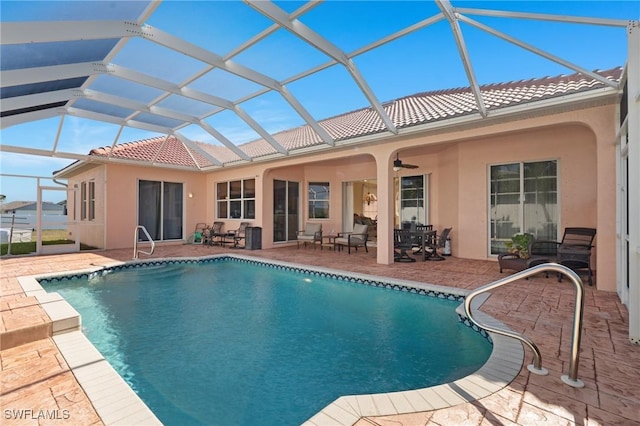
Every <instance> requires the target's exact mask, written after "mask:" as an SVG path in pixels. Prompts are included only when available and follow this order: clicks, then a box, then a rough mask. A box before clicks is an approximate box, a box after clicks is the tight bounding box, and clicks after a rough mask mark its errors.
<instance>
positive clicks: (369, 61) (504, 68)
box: [0, 0, 640, 201]
mask: <svg viewBox="0 0 640 426" xmlns="http://www.w3.org/2000/svg"><path fill="white" fill-rule="evenodd" d="M275 3H276V5H278V6H279V7H281V8H282V9H284V10H285V11H286V12H288V13H292V12H294V11H295V10H297V9H298V8H299V7H301V6H302V5H303V4H304V2H294V1H286V2H275ZM96 4H99V5H100V7H96ZM452 4H453V6H454V7H458V8H461V7H467V8H478V9H493V10H508V11H521V12H534V13H551V14H557V15H571V16H589V17H599V18H614V19H638V18H639V16H640V2H637V1H586V2H580V1H554V2H545V1H533V2H528V1H499V2H481V1H471V2H469V1H465V2H463V1H455V0H453V1H452ZM144 6H145V4H144V3H142V2H131V1H128V2H117V1H116V2H99V3H96V2H86V1H72V2H56V1H47V2H31V1H26V2H25V1H7V0H3V1H2V2H0V8H1V10H0V12H1V17H2V21H3V22H5V21H6V22H11V21H37V20H78V19H130V17H131V16H132V15H133V16H138V15H139V14H140V12H141V11H142V10H143V8H144ZM438 12H439V9H438V7H437V6H436V4H435V3H434V2H432V1H429V0H427V1H407V2H404V1H373V2H367V1H327V2H324V3H321V4H320V5H318V6H316V7H314V8H312V9H311V10H310V11H308V12H307V13H305V14H304V15H302V16H301V17H300V18H299V19H300V21H302V22H303V23H304V24H305V25H306V26H307V27H309V28H311V29H312V30H314V31H315V32H316V33H319V34H321V35H322V36H323V37H324V38H326V39H327V40H329V41H330V42H331V43H333V44H334V45H335V46H337V47H338V48H339V49H341V50H343V51H345V52H346V53H350V52H353V51H355V50H357V49H359V48H361V47H363V46H366V45H368V44H370V43H372V42H373V41H375V40H378V39H380V38H382V37H385V36H387V35H390V34H393V33H395V32H397V31H399V30H401V29H403V28H406V27H408V26H410V25H412V24H415V23H417V22H419V21H422V20H424V19H426V18H429V17H431V16H433V15H435V14H437V13H438ZM468 16H469V17H471V18H472V19H474V20H476V21H478V22H481V23H482V24H484V25H488V26H490V27H492V28H495V29H497V30H499V31H501V32H503V33H507V34H509V35H510V36H512V37H515V38H517V39H520V40H522V41H524V42H526V43H529V44H532V45H534V46H536V47H537V48H540V49H542V50H545V51H547V52H549V53H551V54H553V55H555V56H558V57H561V58H563V59H565V60H568V61H570V62H572V63H574V64H576V65H578V66H580V67H583V68H585V69H588V70H594V69H608V68H612V67H615V66H621V65H624V63H625V62H626V56H627V46H626V35H625V33H626V31H625V29H624V28H613V27H600V26H592V25H579V24H565V23H554V22H542V21H533V20H522V19H504V18H490V17H484V16H478V15H468ZM146 23H147V24H149V25H151V26H153V27H156V28H159V29H161V30H163V31H165V32H167V33H169V34H172V35H174V36H178V37H180V38H182V39H184V40H186V41H188V42H190V43H193V44H195V45H198V46H202V47H206V48H207V49H209V50H210V51H212V52H214V53H216V54H218V55H220V56H223V57H224V56H226V55H228V54H229V53H230V52H233V50H234V49H235V48H236V47H237V46H239V45H241V44H242V43H244V42H245V41H247V40H249V39H250V38H251V37H253V36H255V35H256V34H258V33H260V32H261V31H263V30H264V29H266V28H268V27H269V26H270V25H271V23H272V22H271V21H269V20H268V19H267V18H265V17H264V16H262V15H261V14H259V13H258V12H257V11H256V10H254V9H253V8H251V7H249V6H247V5H246V4H244V3H242V2H239V1H219V2H212V1H195V2H188V1H182V2H178V1H167V2H163V3H161V4H160V6H159V7H158V8H157V9H156V10H155V11H154V13H153V14H152V15H151V16H150V17H149V19H148V20H147V21H146ZM461 27H462V34H463V36H464V39H465V42H466V44H467V50H468V52H469V55H470V58H471V61H472V64H473V68H474V71H475V74H476V77H477V79H478V82H479V84H488V83H497V82H504V81H512V80H520V79H530V78H537V77H543V76H547V75H558V74H569V73H573V71H572V70H570V69H568V68H565V67H563V66H561V65H559V64H557V63H554V62H551V61H549V60H547V59H544V58H541V57H539V56H537V55H535V54H533V53H531V52H528V51H526V50H523V49H521V48H519V47H517V46H514V45H512V44H509V43H507V42H505V41H503V40H500V39H498V38H496V37H494V36H492V35H490V34H487V33H485V32H482V31H480V30H478V29H476V28H474V27H472V26H469V25H467V24H464V23H462V24H461ZM3 48H4V46H3ZM232 60H233V61H235V62H237V63H239V64H241V65H244V66H246V67H249V68H252V69H254V70H256V71H259V72H261V73H263V74H265V75H268V76H270V77H272V78H274V79H276V80H279V81H282V80H284V79H287V78H289V77H291V76H293V75H296V74H298V73H300V72H303V71H306V70H308V69H311V68H313V67H315V66H318V65H321V64H324V63H326V62H327V61H328V58H327V57H326V56H325V55H324V54H322V53H321V52H319V51H317V50H315V49H314V48H312V47H311V46H309V45H307V44H305V43H304V42H302V41H301V40H299V39H298V38H296V37H295V36H293V35H292V34H291V33H289V32H287V31H286V30H278V31H276V32H275V33H273V34H271V35H270V36H269V37H267V38H265V39H264V40H262V41H260V42H259V43H257V44H256V45H254V46H252V47H251V48H249V49H247V50H245V51H243V52H242V53H240V54H239V55H237V56H234V57H233V59H232ZM3 62H4V60H3ZM111 62H112V63H115V64H117V65H121V66H124V67H127V68H132V69H136V70H137V71H139V72H143V73H146V74H149V75H152V76H154V77H157V78H162V79H164V80H167V81H170V82H175V83H179V82H181V81H184V79H186V78H188V77H189V76H192V75H193V74H195V73H196V72H198V71H199V70H201V69H202V68H203V64H202V63H200V62H198V61H196V60H194V59H192V58H188V57H185V56H183V55H181V54H178V53H176V52H172V51H168V50H167V49H165V48H162V47H160V46H158V45H156V44H154V43H150V42H148V41H146V40H142V39H136V38H133V39H132V40H131V41H129V42H128V43H127V44H126V45H125V47H124V48H123V49H122V50H121V51H120V52H119V53H118V54H117V55H116V56H115V57H114V58H112V61H111ZM354 62H355V64H356V65H357V67H358V69H359V70H360V72H361V74H362V75H363V76H364V78H365V79H366V80H367V82H368V83H369V85H370V87H371V89H372V90H373V92H374V93H375V95H376V97H377V99H378V100H379V101H381V102H384V101H388V100H392V99H395V98H398V97H402V96H406V95H409V94H413V93H418V92H423V91H430V90H438V89H447V88H453V87H462V86H468V80H467V77H466V74H465V71H464V68H463V66H462V63H461V61H460V57H459V55H458V51H457V48H456V46H455V43H454V39H453V37H452V34H451V30H450V27H449V25H448V23H447V22H446V21H441V22H438V23H436V24H434V25H431V26H429V27H427V28H424V29H422V30H420V31H418V32H415V33H412V34H410V35H408V36H406V37H403V38H401V39H399V40H396V41H394V42H392V43H389V44H387V45H385V46H382V47H381V48H378V49H375V50H374V51H371V52H368V53H365V54H362V55H359V56H356V57H355V58H354ZM178 64H179V65H178ZM3 67H4V63H3ZM3 69H4V68H3ZM117 83H118V84H114V78H109V77H108V76H107V77H102V76H101V77H99V78H97V79H96V80H95V81H94V83H93V84H92V86H91V88H92V89H94V90H99V91H104V92H106V93H111V94H115V95H123V94H125V93H126V94H131V93H134V92H135V96H139V99H140V100H143V101H144V100H147V99H149V100H150V99H153V98H154V97H155V95H156V94H155V93H154V92H153V90H150V89H148V88H147V89H144V88H140V87H132V86H131V85H128V84H125V83H122V82H117ZM189 87H192V88H193V89H196V90H200V91H205V92H207V93H211V94H213V95H216V96H220V97H223V98H226V99H229V100H232V101H236V100H238V99H242V98H243V97H244V96H247V95H249V94H251V93H254V92H256V91H257V90H259V89H260V87H259V86H257V85H256V84H254V83H249V82H247V81H244V80H242V79H240V78H237V77H235V76H233V75H231V74H228V73H225V72H223V71H219V70H216V71H212V72H211V73H209V74H207V75H206V76H204V77H202V78H200V79H198V80H196V81H195V82H193V83H192V84H191V85H190V86H189ZM287 88H288V89H289V90H290V91H291V93H293V95H294V96H295V97H296V98H297V99H298V100H299V101H300V102H301V103H302V104H303V105H304V107H305V108H306V109H307V110H308V111H309V113H311V115H312V116H313V117H314V118H315V119H316V120H320V119H323V118H327V117H330V116H334V115H337V114H341V113H343V112H347V111H352V110H355V109H358V108H362V107H366V106H369V105H368V102H367V99H366V98H365V97H364V95H363V94H362V91H361V90H360V89H359V88H358V86H357V85H356V84H355V83H354V82H353V80H352V79H351V78H350V76H349V74H348V72H347V71H346V70H345V69H344V68H343V67H341V66H333V67H330V68H327V69H325V70H323V71H321V72H319V73H317V74H315V75H312V76H310V77H306V78H304V79H301V80H298V81H294V82H292V83H290V84H287ZM163 102H164V103H163V104H161V106H164V107H167V108H171V109H175V110H178V111H185V112H188V113H191V114H194V115H198V114H202V113H204V112H205V111H206V109H203V106H202V105H197V104H196V103H193V102H192V103H184V102H182V101H181V100H179V99H175V98H174V99H166V100H165V101H163ZM241 107H242V108H243V109H244V110H245V111H246V112H247V113H249V114H250V115H251V116H252V117H253V118H254V119H255V120H256V121H258V122H259V123H260V125H262V126H263V127H264V128H265V129H266V130H267V131H269V132H271V133H274V132H277V131H280V130H284V129H287V128H291V127H295V126H298V125H301V124H304V122H303V120H302V119H301V117H299V116H298V114H297V113H296V112H295V111H294V110H293V109H292V108H291V107H290V106H289V105H288V104H287V103H286V102H284V101H283V99H282V98H281V97H280V96H279V95H278V94H275V93H267V94H264V95H262V96H259V97H256V98H254V99H251V100H249V101H246V102H244V103H242V104H241ZM206 121H207V123H208V124H210V125H211V126H213V127H214V128H216V129H217V130H218V131H220V132H221V133H222V134H223V135H225V136H226V137H227V138H228V139H230V140H232V141H233V142H234V143H236V144H240V143H243V142H248V141H250V140H253V139H256V138H258V135H257V134H256V133H255V132H254V131H253V130H252V129H251V128H249V127H248V126H247V125H246V124H245V123H243V122H242V121H241V120H240V119H239V118H238V117H236V116H235V115H234V114H232V113H230V112H222V113H219V114H215V115H214V116H212V117H210V118H208V119H207V120H206ZM59 124H60V119H59V118H56V119H49V120H42V121H40V122H33V123H27V124H22V125H17V126H12V127H9V128H7V129H4V130H2V131H1V133H0V142H1V143H2V144H7V145H13V146H19V147H31V148H42V149H52V147H53V143H54V140H55V137H56V133H57V131H58V127H59ZM117 132H118V127H117V126H114V125H109V124H105V123H102V122H95V121H91V120H86V119H80V118H73V117H67V118H65V121H64V125H63V126H62V130H61V133H60V139H59V143H58V146H57V149H58V150H59V151H65V152H72V153H78V154H86V153H88V152H89V151H90V150H91V149H92V148H95V147H99V146H105V145H106V146H109V145H111V144H112V143H113V141H114V138H115V137H116V134H117ZM181 132H182V133H184V134H185V135H186V136H187V137H189V138H191V139H193V140H198V141H203V142H208V143H213V144H219V142H218V141H216V140H215V139H214V138H213V137H212V136H211V135H209V134H208V133H206V132H204V131H202V129H199V128H198V127H197V126H190V127H187V128H184V129H182V130H181ZM153 136H157V134H153V133H149V132H145V131H140V130H135V129H128V128H125V130H124V131H123V132H122V135H121V136H120V139H119V141H120V142H128V141H132V140H137V139H142V138H147V137H153ZM0 155H1V156H2V157H1V158H0V168H1V173H3V174H19V175H36V176H51V174H52V172H53V171H55V170H58V169H61V168H63V167H65V166H67V165H69V164H71V162H72V160H68V159H56V158H47V157H35V156H26V155H18V154H8V153H4V152H3V153H1V154H0ZM43 184H47V185H48V184H51V182H50V181H49V182H43ZM0 193H1V194H5V195H6V196H7V200H6V201H15V200H32V199H35V196H36V194H35V180H33V179H17V178H11V177H2V180H1V181H0ZM62 198H64V194H63V193H55V192H52V193H51V194H45V199H48V200H49V201H59V200H60V199H62Z"/></svg>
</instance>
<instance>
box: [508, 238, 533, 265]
mask: <svg viewBox="0 0 640 426" xmlns="http://www.w3.org/2000/svg"><path fill="white" fill-rule="evenodd" d="M533 239H534V237H533V235H531V234H515V235H514V236H513V237H511V241H507V242H506V243H505V245H506V246H507V253H511V254H515V255H517V256H518V257H519V258H520V259H528V258H529V245H530V244H531V243H532V242H533Z"/></svg>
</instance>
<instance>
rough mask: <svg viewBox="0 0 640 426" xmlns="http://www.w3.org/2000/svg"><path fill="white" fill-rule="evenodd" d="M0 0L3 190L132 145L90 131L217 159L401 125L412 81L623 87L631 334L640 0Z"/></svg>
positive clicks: (249, 158)
mask: <svg viewBox="0 0 640 426" xmlns="http://www.w3.org/2000/svg"><path fill="white" fill-rule="evenodd" d="M0 7H1V8H2V28H1V52H0V53H1V73H2V74H1V78H0V81H1V85H2V88H1V99H2V106H1V114H2V123H1V129H2V134H1V145H0V151H1V152H2V157H3V158H2V193H3V194H5V193H9V189H10V188H13V187H18V186H20V185H23V182H24V181H25V180H26V181H29V182H32V180H33V179H34V178H51V173H52V172H53V171H55V170H59V169H62V168H65V167H67V166H69V165H70V164H71V163H73V162H75V161H89V162H104V163H114V164H118V163H127V162H129V161H131V160H123V159H121V158H117V156H115V155H104V156H101V157H99V158H97V157H96V156H89V155H88V154H89V152H90V151H91V150H92V149H94V148H98V147H105V148H113V147H115V146H117V145H118V144H122V143H127V142H130V141H137V140H143V139H148V138H155V137H160V138H164V140H165V141H166V144H169V143H170V139H169V138H170V137H172V138H176V139H177V140H178V141H179V143H180V144H182V145H183V146H184V147H185V148H186V151H187V152H188V155H187V158H186V159H185V161H184V163H182V164H180V165H175V164H165V163H162V162H160V161H158V153H156V155H153V154H152V155H150V156H148V157H147V158H145V159H144V160H142V161H141V163H140V165H142V166H153V167H163V168H167V169H180V170H191V171H194V172H198V173H214V172H216V171H219V170H227V169H230V168H233V167H241V166H246V165H248V164H256V163H264V162H270V161H277V160H278V159H283V158H296V156H307V155H309V154H310V153H311V154H321V153H322V152H326V151H330V150H332V149H339V148H343V147H345V146H349V145H352V146H354V147H362V149H365V150H366V146H367V144H370V143H372V142H375V143H384V141H385V138H389V137H394V136H402V135H403V134H408V133H411V132H414V131H415V130H416V128H415V127H413V126H412V125H411V123H410V122H409V123H407V124H406V125H398V124H397V121H395V120H394V116H393V112H390V111H389V108H387V106H388V103H389V102H390V101H392V100H394V99H398V98H401V97H403V96H406V95H409V94H414V93H419V92H426V91H437V90H445V89H450V88H456V87H468V88H470V92H471V94H472V106H471V107H469V108H468V110H466V111H464V112H463V113H461V116H462V117H463V118H464V119H465V120H469V122H473V121H482V120H492V119H494V118H495V117H496V116H497V115H498V114H499V113H498V112H497V111H496V109H495V105H494V104H493V103H492V100H491V99H486V98H485V97H484V96H483V95H482V91H481V89H480V88H481V87H482V86H484V85H489V84H493V83H496V82H509V81H521V80H527V79H530V78H532V77H544V76H556V75H561V74H573V73H582V74H583V75H585V76H588V77H590V78H592V79H593V80H595V81H597V82H599V83H601V84H602V85H603V88H602V89H601V90H602V91H606V90H610V91H615V92H616V93H618V95H619V97H620V102H619V104H620V120H619V123H617V126H618V129H619V130H618V133H617V136H616V140H615V141H612V143H615V144H616V150H617V167H616V170H617V182H618V185H617V188H618V189H619V192H618V193H617V194H616V200H617V201H616V203H617V204H616V212H617V214H616V216H617V235H616V250H617V256H616V259H617V262H618V264H617V265H616V270H617V276H618V277H617V281H618V282H617V289H618V294H619V295H620V297H621V299H622V300H623V301H625V302H626V303H628V304H629V306H630V313H631V315H632V318H631V321H630V324H631V328H632V329H634V330H632V332H631V333H630V334H631V335H632V336H635V337H633V338H635V339H638V338H639V336H640V302H639V301H640V294H639V292H640V285H638V284H637V283H638V282H640V278H639V277H640V265H639V264H640V260H639V259H640V224H639V223H638V220H637V219H634V218H638V217H640V199H639V197H638V194H640V171H639V170H640V167H637V166H638V165H639V164H640V153H639V152H638V151H639V150H640V147H639V146H638V143H639V140H640V130H639V128H638V126H639V124H638V122H639V118H638V117H639V116H640V112H639V110H638V101H639V96H640V88H639V86H640V82H639V80H640V63H639V62H640V59H639V58H640V35H639V32H640V29H638V10H637V9H638V5H637V4H634V3H633V2H602V3H600V2H589V3H579V2H497V3H481V2H462V1H461V2H458V1H452V2H449V1H435V2H432V1H423V2H306V3H305V2H266V1H260V2H252V1H246V2H240V1H238V2H143V1H140V2H136V1H133V2H101V1H99V2H84V1H80V2H29V3H28V7H27V6H26V3H22V2H2V3H1V6H0ZM615 66H621V67H623V74H622V75H623V77H622V78H621V79H620V80H619V82H615V81H612V80H611V79H608V78H606V77H603V76H602V75H601V74H600V73H598V72H597V70H603V69H610V68H613V67H615ZM533 69H535V70H536V74H535V75H532V70H533ZM538 73H539V74H538ZM359 110H366V112H367V119H366V120H363V124H362V126H364V127H365V131H364V133H359V136H358V137H351V136H350V135H349V134H348V133H346V134H345V133H341V132H337V131H335V130H334V129H332V128H329V127H327V126H324V125H323V120H325V119H326V118H328V117H335V116H339V115H340V114H343V113H346V112H351V111H359ZM523 113H526V110H524V111H523ZM367 126H369V127H367ZM423 126H424V127H425V128H430V126H431V127H436V126H442V122H431V123H427V124H423ZM297 127H304V128H305V129H306V130H305V131H306V132H307V136H306V137H305V142H304V143H299V140H297V141H291V140H286V139H283V138H281V137H279V136H278V134H279V132H281V131H283V130H286V129H291V128H297ZM257 141H258V142H257ZM137 161H140V160H137ZM43 170H47V172H46V173H43V172H42V171H43ZM44 185H45V184H42V186H44ZM46 185H49V184H46ZM25 191H28V190H25ZM16 197H17V196H16ZM14 198H15V197H14ZM34 198H35V196H34ZM630 283H631V284H630ZM633 283H636V284H635V285H634V284H633ZM634 304H635V306H634Z"/></svg>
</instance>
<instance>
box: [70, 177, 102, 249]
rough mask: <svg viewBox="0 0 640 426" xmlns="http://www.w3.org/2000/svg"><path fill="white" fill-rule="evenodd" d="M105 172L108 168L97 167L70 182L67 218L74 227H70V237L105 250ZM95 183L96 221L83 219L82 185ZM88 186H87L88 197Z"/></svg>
mask: <svg viewBox="0 0 640 426" xmlns="http://www.w3.org/2000/svg"><path fill="white" fill-rule="evenodd" d="M105 171H106V166H104V165H96V166H95V167H93V168H90V169H88V170H85V171H83V172H82V173H80V174H78V175H76V176H74V177H73V178H72V179H69V181H68V188H69V189H70V190H69V192H68V195H67V197H68V199H67V217H68V220H69V222H70V223H72V225H70V226H69V233H70V237H71V238H73V239H74V240H75V239H76V238H78V239H80V242H81V243H83V244H87V245H89V246H91V247H94V248H99V249H103V248H105V240H104V235H105V200H106V196H105V185H104V182H105ZM90 181H94V182H95V219H93V220H89V219H88V218H87V219H85V220H82V219H81V217H82V216H81V214H80V204H81V195H80V194H81V191H80V188H81V184H82V182H87V183H88V182H90ZM88 196H89V194H88V186H87V197H88Z"/></svg>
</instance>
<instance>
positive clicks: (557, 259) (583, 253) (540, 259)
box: [498, 228, 596, 285]
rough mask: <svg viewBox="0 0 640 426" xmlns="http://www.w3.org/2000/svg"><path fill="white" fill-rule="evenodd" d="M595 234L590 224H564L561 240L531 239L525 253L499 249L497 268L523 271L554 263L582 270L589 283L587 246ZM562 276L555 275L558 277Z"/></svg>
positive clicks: (578, 271)
mask: <svg viewBox="0 0 640 426" xmlns="http://www.w3.org/2000/svg"><path fill="white" fill-rule="evenodd" d="M595 235H596V230H595V229H594V228H566V229H565V231H564V235H563V237H562V241H550V240H535V239H532V240H531V242H530V243H529V246H528V250H527V252H528V254H527V255H526V256H524V257H523V256H522V255H521V254H519V253H502V254H499V255H498V265H499V267H500V272H502V270H503V269H510V270H514V271H523V270H525V269H528V268H531V267H533V266H536V265H540V264H543V263H558V264H560V265H564V266H566V267H568V268H569V269H571V270H573V271H575V272H576V273H580V272H585V273H586V274H587V281H588V283H589V285H593V270H592V268H591V249H592V248H593V245H592V244H593V240H594V238H595ZM561 280H562V276H561V275H558V281H561Z"/></svg>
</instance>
